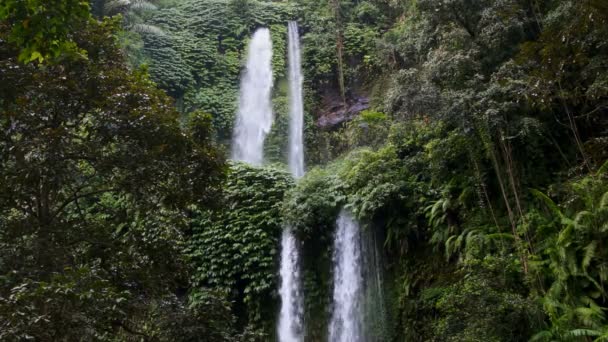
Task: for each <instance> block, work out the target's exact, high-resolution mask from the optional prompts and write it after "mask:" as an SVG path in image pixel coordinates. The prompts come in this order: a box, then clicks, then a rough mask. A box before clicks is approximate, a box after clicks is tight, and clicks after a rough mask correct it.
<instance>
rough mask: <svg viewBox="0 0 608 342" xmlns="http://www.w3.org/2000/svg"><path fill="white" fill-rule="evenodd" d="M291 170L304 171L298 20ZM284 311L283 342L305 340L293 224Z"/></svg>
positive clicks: (284, 244) (287, 240)
mask: <svg viewBox="0 0 608 342" xmlns="http://www.w3.org/2000/svg"><path fill="white" fill-rule="evenodd" d="M288 32H289V41H288V44H289V46H288V56H289V116H290V126H289V170H290V171H291V173H292V175H293V176H294V178H296V179H298V178H300V177H302V176H303V175H304V143H303V139H302V135H303V128H304V107H303V102H302V69H301V68H302V66H301V61H300V55H301V52H300V37H299V34H298V24H297V23H296V22H293V21H292V22H290V23H289V29H288ZM280 275H281V288H280V290H279V293H280V295H281V312H280V316H279V322H278V327H277V330H278V334H279V341H280V342H300V341H303V331H304V323H303V316H304V301H303V298H302V291H301V279H300V254H299V251H298V245H297V240H296V237H295V235H294V234H293V231H292V230H291V228H289V227H286V228H284V230H283V236H282V239H281V274H280Z"/></svg>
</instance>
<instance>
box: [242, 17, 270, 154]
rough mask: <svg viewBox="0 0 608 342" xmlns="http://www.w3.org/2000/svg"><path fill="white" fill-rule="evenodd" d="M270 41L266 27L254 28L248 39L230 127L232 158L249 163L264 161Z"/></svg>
mask: <svg viewBox="0 0 608 342" xmlns="http://www.w3.org/2000/svg"><path fill="white" fill-rule="evenodd" d="M271 62H272V41H271V39H270V30H269V29H267V28H260V29H258V30H257V31H256V32H255V33H254V34H253V37H252V38H251V41H250V42H249V50H248V55H247V65H246V68H245V71H244V73H243V75H242V77H241V90H240V95H239V109H238V113H237V117H236V124H235V127H234V134H233V142H232V159H233V160H238V161H244V162H247V163H249V164H252V165H262V163H263V162H264V140H265V139H266V135H268V133H269V132H270V129H271V127H272V122H273V114H272V103H271V97H270V96H271V92H272V84H273V79H272V63H271Z"/></svg>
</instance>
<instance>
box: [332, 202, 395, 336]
mask: <svg viewBox="0 0 608 342" xmlns="http://www.w3.org/2000/svg"><path fill="white" fill-rule="evenodd" d="M336 225H337V230H336V233H335V236H334V246H333V276H334V290H333V311H332V317H331V321H330V325H329V341H330V342H383V341H389V340H390V338H389V336H388V335H387V309H386V306H385V298H384V284H383V283H384V279H383V273H382V255H381V254H382V253H380V250H381V245H379V241H381V240H378V236H377V234H376V232H375V231H374V230H372V229H371V228H370V229H361V227H360V225H359V223H358V222H357V221H356V220H355V218H354V217H353V216H352V215H351V214H350V213H349V212H348V211H346V210H344V209H343V210H342V212H341V213H340V216H339V217H338V220H337V222H336Z"/></svg>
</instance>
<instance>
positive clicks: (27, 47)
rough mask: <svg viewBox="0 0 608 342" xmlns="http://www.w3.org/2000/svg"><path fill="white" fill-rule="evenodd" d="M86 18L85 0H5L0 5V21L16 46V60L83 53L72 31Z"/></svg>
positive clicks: (43, 59) (80, 26) (87, 4)
mask: <svg viewBox="0 0 608 342" xmlns="http://www.w3.org/2000/svg"><path fill="white" fill-rule="evenodd" d="M89 19H90V13H89V3H88V1H85V0H31V1H20V0H5V1H2V3H1V4H0V20H1V21H3V24H4V25H8V26H9V29H8V30H9V31H10V33H9V34H8V35H6V37H7V38H8V40H9V41H10V42H11V43H12V44H13V45H14V46H16V47H17V48H18V49H19V55H18V59H19V61H20V62H24V63H29V62H32V61H38V62H39V63H42V62H44V61H45V60H50V59H56V58H58V57H59V56H61V55H66V54H67V55H81V56H83V55H86V53H85V51H84V50H83V49H81V48H80V47H79V46H78V44H76V42H75V41H74V37H73V33H74V32H77V31H79V30H80V29H82V27H83V26H84V25H86V23H87V21H88V20H89ZM4 30H5V29H3V31H4Z"/></svg>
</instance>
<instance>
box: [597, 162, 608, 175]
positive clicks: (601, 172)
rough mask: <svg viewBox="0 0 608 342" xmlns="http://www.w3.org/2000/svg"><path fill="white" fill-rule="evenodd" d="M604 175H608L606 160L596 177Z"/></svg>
mask: <svg viewBox="0 0 608 342" xmlns="http://www.w3.org/2000/svg"><path fill="white" fill-rule="evenodd" d="M604 173H608V160H606V161H605V162H604V164H603V165H602V166H601V167H600V168H599V169H598V170H597V173H596V175H598V176H601V175H603V174H604Z"/></svg>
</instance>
